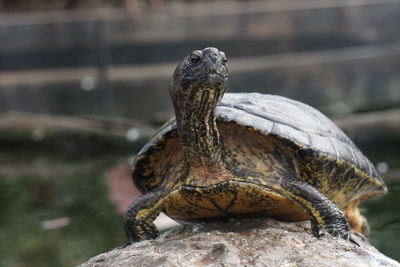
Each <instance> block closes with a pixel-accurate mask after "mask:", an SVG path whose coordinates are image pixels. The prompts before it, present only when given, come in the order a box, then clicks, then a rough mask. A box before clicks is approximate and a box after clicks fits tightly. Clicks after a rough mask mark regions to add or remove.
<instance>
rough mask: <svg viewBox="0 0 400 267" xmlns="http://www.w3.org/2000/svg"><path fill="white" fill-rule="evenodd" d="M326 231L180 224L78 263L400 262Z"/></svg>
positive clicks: (94, 266) (265, 222)
mask: <svg viewBox="0 0 400 267" xmlns="http://www.w3.org/2000/svg"><path fill="white" fill-rule="evenodd" d="M354 238H355V239H356V240H357V242H359V243H360V244H361V246H362V247H357V246H355V245H354V244H353V243H350V242H348V241H346V240H343V239H340V238H333V237H332V236H330V235H326V236H323V237H321V238H315V237H314V236H313V235H312V234H311V228H310V223H309V222H297V223H286V222H279V221H276V220H273V219H268V218H258V219H231V220H229V221H228V222H210V223H201V224H194V225H182V226H180V227H178V228H175V229H173V230H170V231H167V232H166V233H164V234H162V235H161V236H160V237H159V238H157V239H155V240H150V241H142V242H139V243H135V244H132V245H130V246H128V247H126V248H116V249H114V250H112V251H110V252H107V253H104V254H100V255H98V256H96V257H94V258H92V259H90V260H89V261H88V262H86V263H83V264H82V265H80V267H102V266H110V267H113V266H119V267H121V266H142V267H147V266H148V267H150V266H168V267H171V266H321V267H328V266H349V267H350V266H351V267H356V266H362V267H365V266H400V264H399V263H398V262H396V261H394V260H392V259H390V258H388V257H386V256H385V255H383V254H381V253H380V252H379V251H378V250H376V249H375V248H374V247H372V246H371V245H369V244H368V243H367V241H366V240H365V238H363V237H362V236H361V235H357V234H356V233H355V234H354Z"/></svg>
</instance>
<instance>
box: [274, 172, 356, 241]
mask: <svg viewBox="0 0 400 267" xmlns="http://www.w3.org/2000/svg"><path fill="white" fill-rule="evenodd" d="M285 181H287V182H286V183H283V184H282V185H279V186H273V187H272V188H274V189H275V190H277V191H279V193H281V194H283V195H285V196H286V197H288V198H289V199H291V200H292V201H293V202H295V203H297V204H298V205H299V206H300V207H302V208H303V209H304V210H305V211H306V212H307V213H308V214H309V215H310V217H311V229H312V231H313V234H314V236H316V237H319V236H321V235H324V234H325V233H329V234H331V235H333V236H338V237H341V238H344V239H346V240H349V241H350V242H352V243H354V244H356V245H357V246H360V245H359V244H358V243H357V242H356V241H355V240H354V239H353V238H352V236H351V232H350V227H349V224H348V222H347V220H346V217H345V215H344V213H343V212H342V211H341V210H340V209H339V208H338V207H337V206H336V204H334V203H333V202H332V201H330V200H329V199H328V198H327V197H326V196H324V195H323V194H321V193H320V192H319V191H318V190H317V189H315V188H314V187H313V186H312V185H310V184H308V183H306V182H304V181H302V180H300V179H299V178H297V177H292V178H290V179H285Z"/></svg>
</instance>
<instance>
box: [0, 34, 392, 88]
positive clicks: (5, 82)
mask: <svg viewBox="0 0 400 267" xmlns="http://www.w3.org/2000/svg"><path fill="white" fill-rule="evenodd" d="M390 56H400V42H394V43H389V44H380V45H366V46H358V47H350V48H343V49H334V50H325V51H314V52H300V53H288V54H279V55H266V56H257V57H243V58H232V59H229V63H228V64H229V65H228V66H229V70H230V73H231V74H232V75H233V74H235V73H245V72H254V71H262V70H268V69H276V68H290V67H294V66H297V67H299V66H304V67H306V66H308V65H318V64H324V63H335V62H346V61H354V60H363V59H373V58H381V57H390ZM177 64H178V62H173V63H159V64H141V65H124V66H115V65H114V66H110V67H109V78H110V80H112V81H119V80H123V81H141V80H144V81H145V80H152V79H169V78H170V77H172V73H173V71H174V69H175V67H176V65H177ZM96 75H97V70H96V69H95V68H65V69H64V68H60V69H43V70H31V71H3V72H0V90H1V89H2V88H4V87H9V86H18V85H32V86H38V85H44V84H51V83H63V82H72V81H80V80H81V79H82V78H84V77H86V76H89V77H96ZM56 89H57V88H56V87H55V90H56Z"/></svg>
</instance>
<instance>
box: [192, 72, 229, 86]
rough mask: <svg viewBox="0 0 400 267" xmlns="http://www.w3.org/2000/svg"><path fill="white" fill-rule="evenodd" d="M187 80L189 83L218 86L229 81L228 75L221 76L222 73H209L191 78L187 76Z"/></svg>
mask: <svg viewBox="0 0 400 267" xmlns="http://www.w3.org/2000/svg"><path fill="white" fill-rule="evenodd" d="M185 80H186V81H188V82H191V83H193V82H200V83H204V82H206V83H216V84H220V83H224V82H226V81H227V80H228V74H221V73H217V72H209V73H203V74H200V75H196V76H190V75H187V76H185Z"/></svg>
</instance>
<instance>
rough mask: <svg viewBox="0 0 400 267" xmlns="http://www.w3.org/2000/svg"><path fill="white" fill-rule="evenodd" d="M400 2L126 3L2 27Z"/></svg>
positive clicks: (29, 15) (25, 17)
mask: <svg viewBox="0 0 400 267" xmlns="http://www.w3.org/2000/svg"><path fill="white" fill-rule="evenodd" d="M391 4H399V0H351V1H349V0H324V1H321V0H297V1H281V0H275V1H246V2H244V1H226V2H223V4H221V3H220V2H213V3H210V2H209V3H192V4H188V3H177V2H172V3H166V4H160V5H158V6H155V7H153V8H150V7H140V6H135V7H132V6H127V8H125V9H124V8H122V9H121V8H114V9H113V8H106V9H104V8H97V9H90V10H85V9H78V10H49V11H35V12H17V13H2V15H1V17H0V26H12V25H34V24H54V23H75V22H83V21H84V22H90V21H92V22H93V21H99V20H108V21H118V20H121V19H128V18H129V17H140V16H141V15H145V16H148V15H149V12H154V14H156V15H157V16H160V14H164V15H167V16H171V17H177V18H179V17H190V18H192V17H196V16H202V17H203V16H205V17H210V16H228V15H229V16H231V15H240V14H258V13H265V12H288V11H289V12H290V11H300V10H313V9H329V8H350V7H363V6H371V5H380V6H382V5H391Z"/></svg>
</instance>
